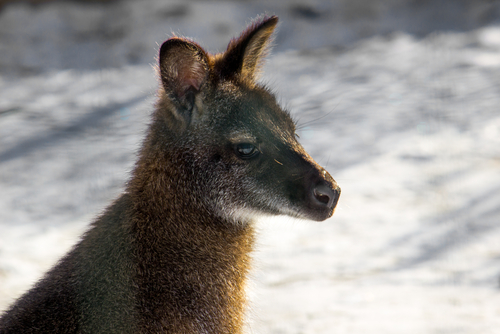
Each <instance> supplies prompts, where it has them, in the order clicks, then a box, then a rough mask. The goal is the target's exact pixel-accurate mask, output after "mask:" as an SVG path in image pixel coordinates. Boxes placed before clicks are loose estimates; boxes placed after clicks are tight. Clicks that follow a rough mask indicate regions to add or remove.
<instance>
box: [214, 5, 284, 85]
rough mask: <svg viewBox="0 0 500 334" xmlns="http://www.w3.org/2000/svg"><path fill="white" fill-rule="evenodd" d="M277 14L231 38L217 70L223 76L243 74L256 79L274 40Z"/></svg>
mask: <svg viewBox="0 0 500 334" xmlns="http://www.w3.org/2000/svg"><path fill="white" fill-rule="evenodd" d="M277 23H278V17H277V16H274V15H273V16H271V17H265V18H264V19H262V20H260V21H257V22H255V23H254V24H252V25H251V26H250V27H248V28H247V29H246V30H245V31H244V32H243V33H242V34H241V35H240V37H238V38H236V39H233V40H231V42H230V43H229V45H228V46H227V50H226V52H225V53H224V55H223V57H222V59H221V60H220V62H218V63H217V64H216V71H218V72H219V74H220V76H221V77H223V78H231V77H234V76H236V75H241V76H242V77H244V78H247V79H250V80H252V81H253V80H255V79H256V76H257V74H258V72H259V69H260V67H261V66H262V64H263V59H264V58H265V56H266V52H267V50H268V48H269V44H271V41H272V38H271V36H272V34H273V31H274V29H275V28H276V24H277Z"/></svg>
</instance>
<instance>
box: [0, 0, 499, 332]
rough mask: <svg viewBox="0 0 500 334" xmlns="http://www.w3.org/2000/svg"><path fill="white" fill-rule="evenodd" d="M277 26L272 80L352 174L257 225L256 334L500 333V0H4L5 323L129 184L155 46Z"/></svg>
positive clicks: (1, 274) (305, 132) (311, 142)
mask: <svg viewBox="0 0 500 334" xmlns="http://www.w3.org/2000/svg"><path fill="white" fill-rule="evenodd" d="M260 14H269V15H272V14H276V15H278V16H279V18H280V25H279V27H278V31H277V34H276V39H275V47H274V49H273V50H274V51H273V53H272V54H271V55H270V57H269V58H268V62H267V64H266V67H265V69H264V75H263V78H262V82H263V83H265V84H266V85H268V86H269V87H271V88H272V89H273V91H275V93H276V95H277V97H278V99H279V101H280V102H281V103H282V105H283V106H284V107H286V108H287V109H289V110H290V112H291V113H292V115H293V116H294V118H295V119H296V120H297V123H298V128H299V135H300V138H301V142H302V144H303V145H304V147H305V148H306V149H307V150H308V151H309V152H310V153H311V155H312V156H313V157H314V158H315V159H316V160H317V161H318V162H319V163H320V164H322V165H324V166H325V167H326V169H327V170H328V171H329V172H330V174H331V175H332V176H333V177H334V178H335V179H336V180H337V181H338V183H339V185H340V186H341V188H342V197H341V199H340V203H339V208H338V210H337V212H336V214H335V215H334V216H333V217H332V218H331V219H329V220H328V221H325V222H321V223H317V222H314V223H313V222H307V221H292V220H291V219H289V218H276V219H272V220H266V221H263V222H260V223H259V226H258V227H259V232H260V236H259V241H258V246H257V250H256V252H255V257H256V260H255V269H254V271H253V273H252V281H251V287H250V297H251V300H252V307H251V310H250V312H249V319H250V320H249V324H248V332H249V333H276V334H278V333H292V334H294V333H297V334H298V333H349V334H356V333H359V334H361V333H363V334H371V333H373V334H379V333H389V334H390V333H398V334H401V333H405V334H417V333H418V334H422V333H425V334H427V333H429V334H445V333H450V334H451V333H453V334H458V333H467V334H489V333H491V334H498V333H500V242H499V240H500V229H499V226H500V112H499V111H500V108H499V106H500V1H486V0H484V1H483V0H474V1H473V0H455V1H453V0H434V1H428V0H371V1H369V0H338V1H313V0H310V1H308V0H305V1H278V0H267V1H259V0H256V1H252V0H240V1H209V0H206V1H170V0H143V1H135V2H134V1H132V0H120V1H119V0H115V1H110V0H108V1H98V0H95V1H90V0H89V1H84V0H82V1H43V0H39V1H35V0H33V1H15V0H12V1H6V0H3V1H2V0H0V310H4V309H5V308H7V307H8V305H9V304H10V303H11V302H12V301H13V300H14V299H15V298H17V297H19V295H20V294H22V293H23V292H24V291H26V289H28V288H29V287H30V286H31V285H32V284H33V283H34V282H35V281H36V280H37V279H38V278H40V277H41V275H42V274H43V273H44V272H45V271H46V270H48V269H49V268H50V267H51V266H52V265H54V263H55V262H56V261H57V259H58V258H60V257H61V256H62V255H63V254H64V253H66V252H67V251H68V250H69V249H70V247H71V246H72V245H73V244H75V243H76V242H77V241H78V238H79V236H80V235H81V233H82V232H84V231H85V230H86V228H87V226H88V224H89V223H90V222H91V221H92V219H93V217H95V216H96V215H97V214H98V213H99V212H101V210H103V209H104V208H105V207H106V206H107V205H108V203H109V202H110V201H111V200H112V199H113V198H116V197H117V196H118V194H119V193H120V192H121V191H122V190H123V186H124V183H125V182H126V180H127V178H128V172H129V171H130V170H131V168H132V166H133V163H134V161H135V158H136V155H135V154H136V152H137V149H138V147H139V145H140V143H141V139H142V136H143V133H144V130H145V128H146V127H147V124H148V121H149V120H148V117H149V115H150V113H151V110H152V108H153V103H154V101H155V91H156V87H157V79H156V77H155V71H154V65H155V62H156V56H157V52H158V48H159V45H161V43H162V42H163V41H164V40H165V39H167V38H168V37H170V36H172V35H174V34H176V35H182V36H188V37H191V38H193V39H194V40H196V41H197V42H199V43H200V44H201V45H202V46H204V47H205V48H206V49H207V50H208V51H210V52H213V53H215V52H222V51H224V49H225V47H226V46H227V43H228V41H229V40H230V38H231V37H234V36H237V35H238V34H239V33H240V32H241V31H242V30H243V29H244V28H245V27H246V25H247V24H249V23H251V22H252V19H253V18H255V17H257V16H258V15H260Z"/></svg>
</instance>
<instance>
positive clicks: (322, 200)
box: [313, 188, 331, 205]
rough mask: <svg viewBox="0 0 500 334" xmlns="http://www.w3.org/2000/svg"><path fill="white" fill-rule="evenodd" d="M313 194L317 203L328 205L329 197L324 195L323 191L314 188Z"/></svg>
mask: <svg viewBox="0 0 500 334" xmlns="http://www.w3.org/2000/svg"><path fill="white" fill-rule="evenodd" d="M313 193H314V197H315V198H316V200H318V202H320V203H323V204H326V205H328V203H329V202H330V198H331V197H330V196H329V195H328V194H326V193H325V192H324V191H322V190H320V189H318V188H314V190H313Z"/></svg>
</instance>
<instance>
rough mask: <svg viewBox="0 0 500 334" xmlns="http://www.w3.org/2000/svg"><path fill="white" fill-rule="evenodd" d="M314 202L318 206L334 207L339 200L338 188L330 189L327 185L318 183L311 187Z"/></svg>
mask: <svg viewBox="0 0 500 334" xmlns="http://www.w3.org/2000/svg"><path fill="white" fill-rule="evenodd" d="M312 193H313V198H314V201H315V204H316V205H317V206H320V207H327V208H330V209H331V208H334V207H335V206H336V205H337V202H338V201H339V196H340V188H339V187H336V188H335V189H332V188H331V187H330V186H329V185H326V184H324V183H320V184H318V185H316V186H315V187H314V188H313V189H312Z"/></svg>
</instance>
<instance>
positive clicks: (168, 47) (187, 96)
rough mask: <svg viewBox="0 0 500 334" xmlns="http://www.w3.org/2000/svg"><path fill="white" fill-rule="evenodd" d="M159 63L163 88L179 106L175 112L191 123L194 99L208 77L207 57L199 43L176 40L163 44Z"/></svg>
mask: <svg viewBox="0 0 500 334" xmlns="http://www.w3.org/2000/svg"><path fill="white" fill-rule="evenodd" d="M159 60H160V64H159V65H160V76H161V81H162V84H163V88H164V90H165V92H166V93H167V95H168V96H169V97H170V98H171V99H172V100H173V101H175V102H176V104H177V105H178V108H177V110H175V111H174V112H175V113H176V115H177V116H180V117H181V118H183V119H184V120H185V121H186V122H187V124H189V122H190V121H191V117H192V111H193V108H194V103H195V97H196V95H197V94H198V93H199V92H200V89H201V87H202V85H203V84H204V83H205V81H206V79H207V77H208V57H207V55H206V53H205V51H204V50H203V49H202V48H201V47H200V46H198V45H197V44H195V43H193V42H191V41H189V40H186V39H183V38H178V37H174V38H171V39H169V40H167V41H166V42H164V43H163V44H162V46H161V48H160V59H159Z"/></svg>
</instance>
